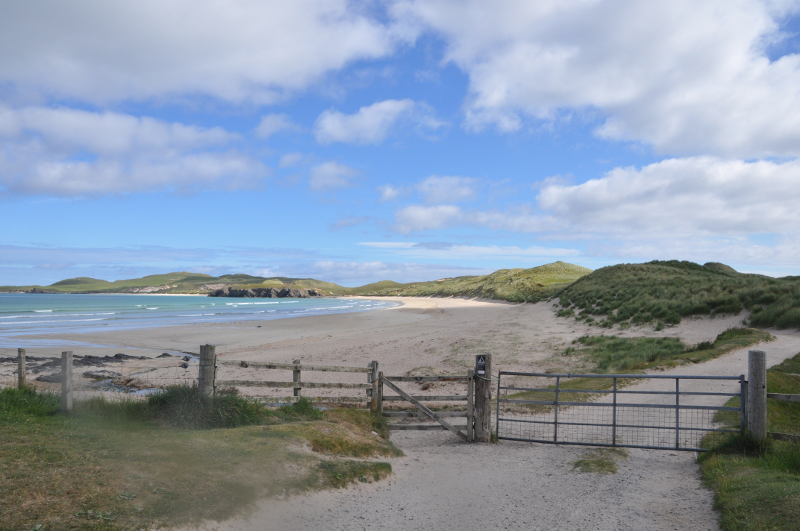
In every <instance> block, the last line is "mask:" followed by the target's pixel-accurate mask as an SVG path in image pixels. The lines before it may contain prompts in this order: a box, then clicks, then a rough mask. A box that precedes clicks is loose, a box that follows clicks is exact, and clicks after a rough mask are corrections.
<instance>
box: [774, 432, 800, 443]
mask: <svg viewBox="0 0 800 531" xmlns="http://www.w3.org/2000/svg"><path fill="white" fill-rule="evenodd" d="M769 436H770V437H772V438H773V439H775V440H776V441H790V442H800V435H794V434H791V433H773V432H769Z"/></svg>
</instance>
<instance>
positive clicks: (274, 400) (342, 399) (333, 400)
mask: <svg viewBox="0 0 800 531" xmlns="http://www.w3.org/2000/svg"><path fill="white" fill-rule="evenodd" d="M245 398H246V399H247V400H250V401H251V402H258V403H260V404H294V403H296V402H298V401H299V400H300V399H302V398H307V399H308V400H310V401H311V403H313V404H355V403H364V402H368V401H369V398H367V397H366V396H302V397H299V396H282V397H277V396H246V397H245Z"/></svg>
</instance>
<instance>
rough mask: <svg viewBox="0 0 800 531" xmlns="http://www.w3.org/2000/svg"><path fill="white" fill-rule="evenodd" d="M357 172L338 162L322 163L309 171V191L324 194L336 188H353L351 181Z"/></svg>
mask: <svg viewBox="0 0 800 531" xmlns="http://www.w3.org/2000/svg"><path fill="white" fill-rule="evenodd" d="M359 173H360V172H359V171H358V170H356V169H355V168H351V167H350V166H348V165H346V164H339V163H338V162H333V161H331V162H324V163H322V164H319V165H317V166H314V167H313V168H312V169H311V180H310V181H309V184H310V185H311V189H312V190H314V191H316V192H325V191H329V190H334V189H336V188H349V187H351V186H353V184H354V183H353V179H354V178H355V177H356V176H358V175H359Z"/></svg>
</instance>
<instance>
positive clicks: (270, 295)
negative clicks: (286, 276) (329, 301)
mask: <svg viewBox="0 0 800 531" xmlns="http://www.w3.org/2000/svg"><path fill="white" fill-rule="evenodd" d="M208 296H209V297H244V298H266V299H274V298H280V299H308V298H313V297H324V295H323V294H322V292H321V291H318V290H315V289H297V288H290V287H285V288H280V289H277V288H251V289H237V288H231V287H227V288H222V289H217V290H214V291H212V292H211V293H209V294H208Z"/></svg>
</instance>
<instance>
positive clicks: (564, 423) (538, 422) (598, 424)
mask: <svg viewBox="0 0 800 531" xmlns="http://www.w3.org/2000/svg"><path fill="white" fill-rule="evenodd" d="M500 420H502V421H503V422H524V423H526V424H550V425H552V424H555V423H554V422H552V421H547V420H527V419H505V418H504V419H500ZM559 424H561V425H562V426H594V427H596V428H608V427H610V426H609V425H608V424H600V423H596V422H559ZM617 427H618V428H643V429H648V430H674V429H675V426H641V425H638V424H617ZM681 431H715V432H721V433H739V430H728V429H725V428H687V427H683V428H681ZM670 448H672V447H671V446H670Z"/></svg>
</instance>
